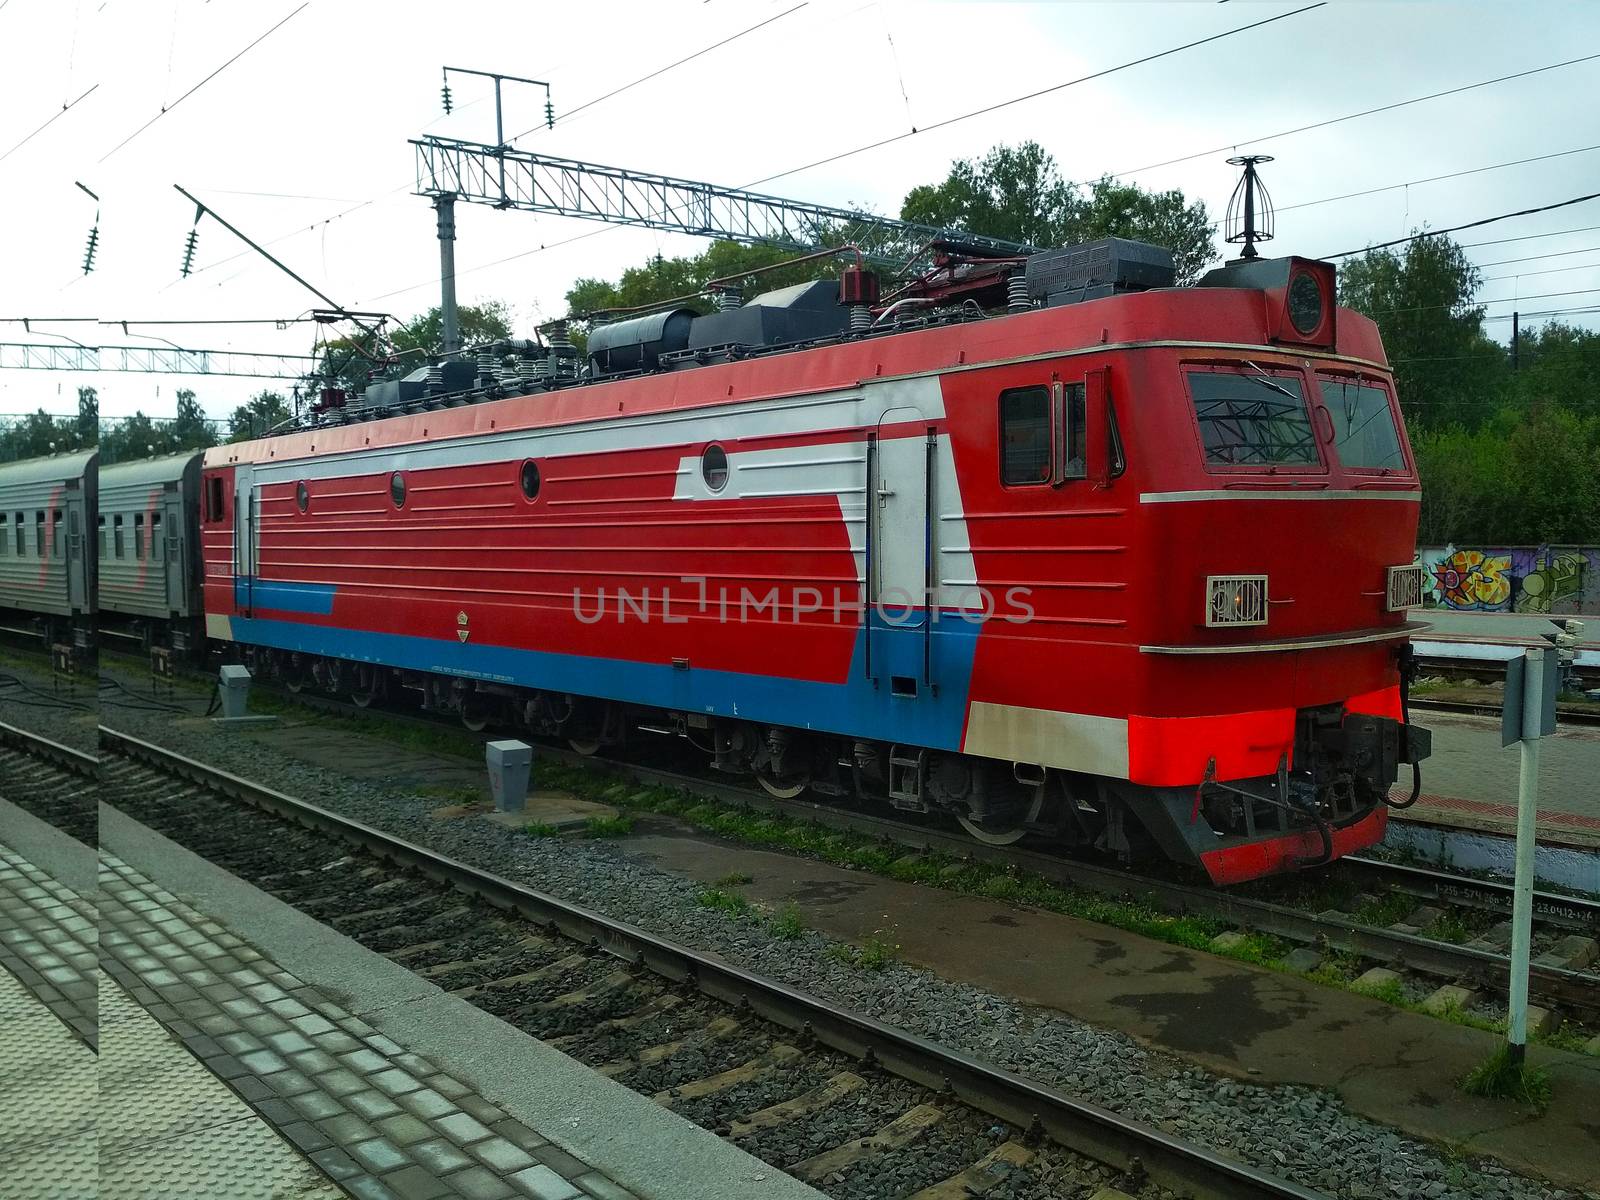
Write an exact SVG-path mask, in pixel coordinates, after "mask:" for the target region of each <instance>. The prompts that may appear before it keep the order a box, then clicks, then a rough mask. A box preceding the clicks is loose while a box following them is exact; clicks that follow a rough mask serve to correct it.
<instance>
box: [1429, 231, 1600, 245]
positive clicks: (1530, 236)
mask: <svg viewBox="0 0 1600 1200" xmlns="http://www.w3.org/2000/svg"><path fill="white" fill-rule="evenodd" d="M1597 229H1600V225H1580V226H1578V228H1576V229H1555V230H1552V231H1551V232H1549V233H1525V234H1523V235H1522V236H1521V237H1510V238H1492V239H1490V240H1489V241H1487V242H1458V243H1456V244H1457V245H1459V246H1460V247H1461V248H1462V249H1463V250H1470V249H1472V248H1473V247H1474V246H1503V245H1505V244H1506V243H1507V242H1531V241H1535V240H1537V239H1539V238H1547V237H1566V235H1567V234H1569V233H1593V232H1594V231H1595V230H1597Z"/></svg>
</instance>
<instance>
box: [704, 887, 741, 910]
mask: <svg viewBox="0 0 1600 1200" xmlns="http://www.w3.org/2000/svg"><path fill="white" fill-rule="evenodd" d="M695 899H696V901H697V902H698V903H699V904H700V906H701V907H702V908H716V909H721V910H722V911H723V912H726V913H734V914H735V915H737V914H739V913H743V912H748V911H749V910H750V901H748V900H746V899H745V898H744V897H743V896H741V895H740V894H739V893H738V892H730V891H728V890H727V889H726V888H716V887H712V888H704V889H702V890H701V892H700V894H699V895H698V896H696V897H695Z"/></svg>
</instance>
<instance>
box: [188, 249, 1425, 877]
mask: <svg viewBox="0 0 1600 1200" xmlns="http://www.w3.org/2000/svg"><path fill="white" fill-rule="evenodd" d="M936 282H937V287H942V288H943V291H942V292H940V291H938V290H937V287H935V286H933V285H930V284H929V281H928V280H927V279H925V280H924V281H923V285H922V286H923V290H922V293H921V296H920V299H921V301H922V302H921V303H906V302H905V300H901V301H898V302H896V303H892V304H880V303H877V300H876V295H875V291H874V289H873V288H872V286H871V277H870V276H867V275H864V274H863V273H862V272H861V271H860V269H859V268H851V269H849V270H847V271H846V272H845V278H844V286H843V287H842V288H841V289H838V290H836V289H835V285H834V284H832V283H826V282H824V283H817V284H808V285H800V286H797V287H793V288H787V289H783V290H781V291H777V292H772V293H768V294H766V295H763V296H758V297H756V298H754V299H753V300H751V301H750V303H748V304H744V305H740V306H730V307H727V308H726V309H725V310H724V311H719V312H715V313H712V314H709V315H697V314H695V313H693V312H691V311H687V310H668V311H664V312H657V313H652V314H648V315H645V316H642V317H638V318H636V319H633V320H628V321H622V322H618V323H615V324H612V325H606V326H601V327H599V328H597V329H596V330H595V331H594V333H593V334H592V336H591V337H590V340H589V343H588V346H587V349H586V355H585V359H586V361H585V360H584V359H580V357H579V356H578V353H577V351H576V350H575V349H574V348H573V347H572V346H571V344H570V342H567V341H566V340H565V339H564V338H563V337H560V336H558V337H557V338H556V339H555V340H554V341H553V342H551V343H550V344H535V343H516V344H511V345H506V344H501V345H497V346H493V347H487V348H484V350H483V352H482V353H480V354H479V355H478V356H477V360H476V362H474V361H472V360H470V359H469V360H465V361H463V360H452V361H447V362H443V363H440V364H437V365H435V366H433V367H431V368H427V369H425V370H421V371H418V372H416V373H415V374H414V375H413V376H411V377H408V378H407V379H404V380H395V381H390V382H387V383H384V384H379V385H375V386H374V387H373V388H369V390H368V392H367V393H366V395H365V396H364V397H363V398H362V402H361V403H359V404H353V405H351V406H348V407H346V408H344V409H340V410H331V411H329V412H327V413H324V414H322V416H321V417H320V418H319V423H318V424H317V425H316V426H315V427H313V428H309V429H303V430H300V431H297V432H292V433H288V434H285V435H282V436H278V437H272V438H267V439H263V440H259V441H254V442H246V443H241V444H235V445H229V446H224V447H219V448H217V449H215V450H212V451H208V452H207V453H206V455H205V459H204V468H203V476H202V480H201V498H202V512H201V514H200V515H201V524H200V538H201V542H202V544H203V549H204V613H205V629H206V633H207V635H208V636H209V637H210V638H211V639H214V640H216V641H221V642H226V643H233V645H234V648H235V651H236V652H237V653H241V654H242V655H243V656H244V657H246V659H247V660H248V661H250V662H252V663H253V664H254V666H255V667H256V669H257V670H265V671H267V672H269V673H275V674H277V675H280V676H282V677H284V678H286V679H288V680H289V681H290V682H291V683H293V684H295V685H297V686H299V685H306V686H315V687H320V688H323V689H326V690H331V691H336V692H341V693H345V694H351V695H354V696H355V697H356V699H357V700H358V701H362V702H370V701H371V699H372V698H374V697H376V696H378V695H380V694H382V693H384V692H385V691H396V690H398V689H413V690H415V691H416V692H419V693H420V694H421V698H422V700H423V702H424V703H425V704H426V705H428V706H429V707H432V708H442V709H448V710H454V711H458V712H459V713H461V715H462V717H463V719H465V720H466V721H467V722H468V723H469V724H470V725H472V726H474V727H482V726H483V725H484V724H486V723H488V722H490V721H496V722H501V723H507V724H516V725H521V726H525V727H528V728H530V729H532V730H533V731H535V732H537V733H540V734H544V735H552V736H557V737H564V738H566V739H569V740H570V741H571V742H572V743H573V744H574V745H576V746H578V747H580V748H584V749H593V748H596V747H598V746H600V745H601V744H606V743H611V742H615V741H618V740H620V739H622V738H623V737H624V736H625V735H626V734H627V733H628V731H630V730H631V729H634V728H636V727H637V726H638V725H640V724H647V725H649V726H650V727H653V728H657V729H659V728H672V729H675V730H677V731H679V732H681V733H683V734H684V735H685V736H687V737H689V738H690V739H691V740H693V741H694V742H695V743H696V744H697V745H700V746H702V747H703V748H704V750H705V751H706V753H707V754H708V755H709V756H710V757H711V758H712V759H713V760H714V762H715V764H716V765H717V766H718V767H720V768H723V769H726V770H729V771H737V772H745V773H749V774H753V775H754V776H755V777H756V778H757V779H759V780H760V781H761V782H762V784H763V785H764V786H765V787H767V788H768V789H769V790H771V791H773V792H774V793H776V794H780V795H793V794H797V793H798V792H799V791H801V790H802V789H807V788H809V789H811V790H812V791H813V792H815V793H818V794H821V795H831V796H842V797H852V798H865V799H870V800H875V801H880V802H882V803H884V804H887V805H891V806H893V807H894V808H896V809H900V810H905V811H910V812H918V813H930V814H948V815H950V816H953V817H954V818H955V819H957V820H959V822H960V823H961V824H962V825H963V826H964V827H965V828H966V829H967V830H969V831H970V832H971V833H972V834H973V836H975V837H977V838H980V839H982V840H984V841H988V842H998V843H1003V842H1009V841H1013V840H1015V839H1017V838H1020V837H1022V836H1023V835H1024V834H1033V835H1036V836H1037V837H1039V838H1041V839H1049V840H1052V841H1055V842H1061V843H1071V844H1078V845H1085V846H1093V847H1098V848H1099V849H1101V850H1103V851H1106V852H1109V853H1114V854H1118V855H1124V856H1126V855H1130V854H1134V853H1138V852H1146V853H1148V852H1154V853H1155V854H1157V855H1159V856H1163V857H1167V858H1171V859H1175V860H1178V861H1180V862H1184V863H1190V864H1195V865H1198V866H1199V867H1201V868H1202V869H1204V871H1205V872H1206V873H1207V874H1208V875H1209V876H1210V878H1211V879H1212V880H1213V881H1215V882H1217V883H1233V882H1237V881H1240V880H1245V879H1251V878H1256V877H1259V876H1263V875H1268V874H1271V873H1273V872H1277V871H1283V870H1286V869H1290V868H1293V867H1296V866H1300V865H1306V864H1313V863H1319V862H1324V861H1327V860H1328V859H1329V858H1332V857H1336V856H1338V855H1341V854H1345V853H1348V852H1350V851H1353V850H1357V849H1360V848H1362V847H1365V846H1369V845H1371V844H1373V843H1374V842H1376V841H1378V840H1379V839H1380V838H1381V837H1382V835H1383V831H1384V827H1385V820H1386V809H1385V802H1386V798H1387V795H1388V792H1389V788H1390V786H1391V784H1393V783H1394V782H1395V780H1396V777H1397V773H1398V766H1399V764H1400V763H1401V762H1411V763H1413V764H1414V763H1415V762H1416V761H1417V760H1418V759H1420V758H1422V757H1424V756H1426V754H1427V751H1428V747H1427V741H1426V734H1425V733H1424V732H1423V731H1420V730H1417V729H1415V728H1413V727H1411V726H1409V725H1407V724H1406V721H1405V716H1404V700H1403V690H1402V689H1403V672H1404V669H1405V667H1406V664H1407V662H1408V656H1409V650H1408V644H1407V638H1408V635H1409V633H1410V631H1411V629H1412V628H1413V626H1412V625H1410V624H1408V622H1407V620H1406V617H1405V613H1404V609H1405V608H1406V606H1407V605H1408V604H1411V603H1415V602H1416V600H1417V599H1418V595H1417V591H1418V587H1419V584H1420V575H1419V573H1418V570H1417V568H1415V567H1414V566H1413V546H1414V535H1415V531H1416V524H1417V504H1418V499H1419V490H1418V484H1417V477H1416V472H1415V468H1414V465H1413V463H1412V460H1411V455H1410V451H1409V449H1408V447H1407V444H1406V440H1405V436H1404V427H1403V425H1402V423H1401V421H1400V419H1399V415H1398V409H1397V407H1396V405H1395V401H1394V388H1393V381H1392V377H1391V375H1390V372H1389V369H1388V367H1387V365H1386V361H1385V358H1384V352H1383V347H1382V345H1381V344H1380V341H1379V337H1378V333H1377V330H1376V328H1375V326H1374V325H1373V323H1372V322H1371V321H1369V320H1368V319H1367V318H1365V317H1363V316H1360V315H1359V314H1356V313H1353V312H1350V311H1347V310H1341V309H1339V308H1338V307H1337V306H1336V301H1335V274H1334V269H1333V267H1332V266H1331V265H1329V264H1327V263H1322V262H1315V261H1309V260H1305V259H1299V258H1283V259H1273V260H1260V259H1256V260H1241V261H1238V262H1235V263H1233V264H1230V265H1229V266H1226V267H1223V268H1220V269H1218V270H1215V271H1212V272H1211V273H1210V274H1208V275H1207V276H1205V278H1203V279H1202V280H1201V281H1200V283H1199V284H1198V285H1197V286H1194V287H1183V288H1179V287H1173V286H1170V284H1171V267H1170V258H1168V257H1167V256H1166V255H1165V252H1164V251H1159V250H1156V249H1155V248H1153V247H1148V246H1143V245H1140V244H1137V243H1130V242H1125V241H1119V240H1116V239H1108V240H1107V241H1104V242H1100V243H1095V244H1093V245H1090V246H1086V247H1075V248H1072V249H1070V250H1066V251H1055V252H1050V253H1046V254H1041V255H1034V256H1032V257H1030V258H1028V259H1026V261H1022V260H1017V259H1006V260H999V261H991V262H983V261H981V260H970V259H962V258H960V257H959V256H951V257H949V258H948V259H947V261H946V266H945V269H944V270H943V272H942V275H941V276H940V278H939V280H938V281H936ZM986 304H987V305H990V306H993V307H998V308H1002V309H1003V310H1004V311H1002V312H1001V313H1000V314H999V315H988V313H986V312H985V305H986Z"/></svg>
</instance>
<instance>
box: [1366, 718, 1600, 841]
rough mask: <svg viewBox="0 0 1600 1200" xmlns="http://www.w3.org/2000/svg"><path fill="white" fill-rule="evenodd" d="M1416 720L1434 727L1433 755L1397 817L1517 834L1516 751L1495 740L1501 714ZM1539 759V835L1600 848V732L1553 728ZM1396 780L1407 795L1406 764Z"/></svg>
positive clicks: (1552, 839) (1582, 728) (1398, 787)
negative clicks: (1416, 795)
mask: <svg viewBox="0 0 1600 1200" xmlns="http://www.w3.org/2000/svg"><path fill="white" fill-rule="evenodd" d="M1413 718H1414V719H1415V720H1416V721H1417V723H1418V724H1420V725H1423V726H1425V727H1426V728H1428V729H1430V730H1432V731H1433V757H1432V758H1430V759H1428V760H1427V761H1426V762H1424V763H1423V764H1422V781H1423V794H1422V797H1421V799H1420V800H1419V801H1418V802H1417V805H1416V807H1414V808H1411V809H1408V810H1406V811H1405V812H1404V813H1397V814H1394V816H1395V819H1398V820H1402V821H1422V822H1427V823H1430V824H1437V825H1447V826H1452V827H1456V828H1462V829H1475V830H1481V831H1484V832H1489V833H1515V831H1516V815H1517V809H1516V804H1517V772H1518V763H1519V752H1518V750H1517V748H1516V747H1515V746H1510V747H1502V746H1501V745H1500V721H1499V718H1497V717H1479V716H1474V715H1471V714H1468V713H1443V712H1430V711H1419V712H1416V713H1414V714H1413ZM1539 760H1540V761H1539V836H1540V840H1542V841H1550V842H1558V843H1560V844H1564V845H1573V846H1588V847H1600V786H1597V785H1596V782H1595V781H1596V780H1597V779H1600V729H1597V728H1593V727H1589V726H1566V727H1562V728H1560V729H1558V731H1557V732H1556V733H1555V734H1554V735H1553V736H1551V737H1547V738H1545V739H1543V743H1542V745H1541V746H1540V754H1539ZM1400 782H1401V784H1403V785H1405V786H1403V787H1402V786H1397V787H1396V788H1395V789H1394V792H1395V794H1397V795H1403V794H1409V792H1410V775H1409V768H1405V767H1402V768H1401V780H1400Z"/></svg>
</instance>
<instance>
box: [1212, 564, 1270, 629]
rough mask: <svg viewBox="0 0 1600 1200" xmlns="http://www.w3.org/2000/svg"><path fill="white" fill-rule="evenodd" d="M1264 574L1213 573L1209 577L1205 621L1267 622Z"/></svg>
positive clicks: (1239, 623) (1261, 623) (1262, 623)
mask: <svg viewBox="0 0 1600 1200" xmlns="http://www.w3.org/2000/svg"><path fill="white" fill-rule="evenodd" d="M1266 623H1267V577H1266V576H1265V575H1212V576H1209V577H1208V578H1207V579H1206V625H1207V627H1208V628H1213V629H1214V628H1216V627H1218V626H1227V625H1265V624H1266Z"/></svg>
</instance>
